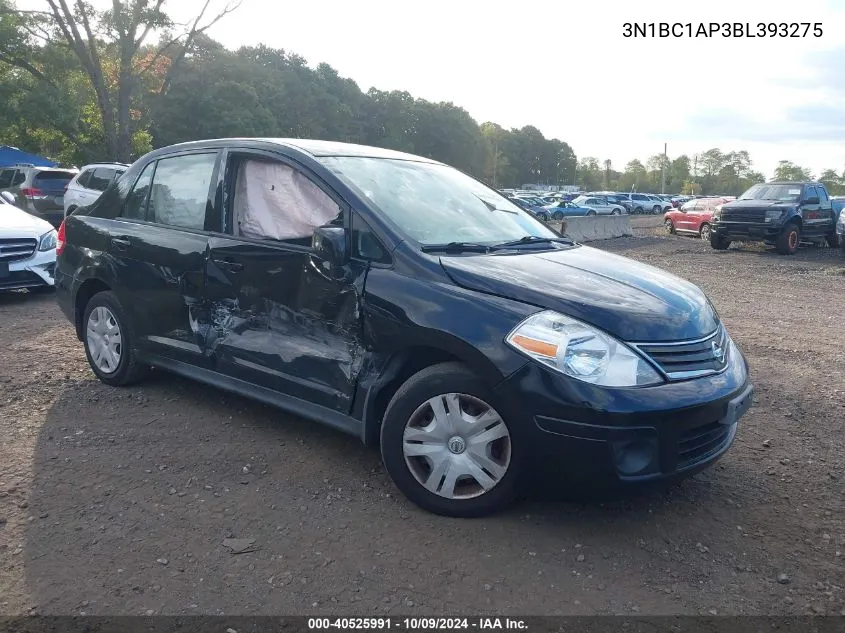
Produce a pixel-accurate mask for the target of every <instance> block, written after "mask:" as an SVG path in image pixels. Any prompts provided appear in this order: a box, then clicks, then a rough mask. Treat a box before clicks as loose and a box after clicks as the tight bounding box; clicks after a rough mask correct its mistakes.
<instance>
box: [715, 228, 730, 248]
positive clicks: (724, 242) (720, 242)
mask: <svg viewBox="0 0 845 633" xmlns="http://www.w3.org/2000/svg"><path fill="white" fill-rule="evenodd" d="M730 245H731V241H730V240H729V239H727V238H725V237H722V236H721V235H719V234H718V233H714V232H713V231H712V230H711V231H710V246H711V248H714V249H715V250H717V251H725V250H727V249H728V247H729V246H730Z"/></svg>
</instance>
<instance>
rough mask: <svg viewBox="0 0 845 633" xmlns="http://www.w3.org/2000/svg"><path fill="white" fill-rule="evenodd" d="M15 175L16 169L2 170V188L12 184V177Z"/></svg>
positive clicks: (0, 180)
mask: <svg viewBox="0 0 845 633" xmlns="http://www.w3.org/2000/svg"><path fill="white" fill-rule="evenodd" d="M14 175H15V170H14V169H3V170H1V171H0V189H3V188H5V187H11V186H12V178H13V177H14Z"/></svg>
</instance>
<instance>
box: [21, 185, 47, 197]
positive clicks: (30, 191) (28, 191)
mask: <svg viewBox="0 0 845 633" xmlns="http://www.w3.org/2000/svg"><path fill="white" fill-rule="evenodd" d="M21 195H23V196H25V197H27V198H29V199H30V200H40V199H42V198H46V197H47V196H46V195H44V192H43V191H41V189H36V188H35V187H22V188H21Z"/></svg>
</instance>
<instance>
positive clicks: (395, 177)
mask: <svg viewBox="0 0 845 633" xmlns="http://www.w3.org/2000/svg"><path fill="white" fill-rule="evenodd" d="M322 162H323V164H324V165H326V167H328V168H329V169H331V170H332V171H333V172H334V173H335V174H336V175H337V176H338V177H339V178H340V179H341V180H343V181H344V182H345V183H346V184H347V185H349V186H350V187H352V188H353V189H355V190H357V191H358V192H359V194H361V196H362V197H365V198H367V199H369V200H370V201H371V202H372V203H373V205H375V206H376V207H377V208H378V210H379V211H381V212H382V213H384V214H385V215H386V216H387V217H388V218H389V219H390V220H391V221H392V222H393V223H394V224H396V225H397V226H398V227H399V228H400V229H401V230H403V231H404V232H405V233H406V234H407V235H408V236H409V237H410V238H411V239H413V240H414V241H416V242H418V243H420V244H422V245H433V244H448V243H450V242H480V243H488V242H489V243H498V242H503V241H510V240H518V239H520V238H523V237H526V236H535V237H544V238H552V239H554V238H556V237H558V236H557V234H556V233H554V232H553V231H552V230H551V229H549V228H548V227H546V225H545V224H543V223H542V222H540V221H539V220H535V219H534V218H533V217H532V216H531V215H530V214H529V213H526V212H525V211H523V210H522V209H521V208H520V207H519V206H517V205H516V204H514V203H513V202H511V201H510V200H508V199H507V198H505V197H503V196H502V195H501V194H499V193H498V192H496V191H495V190H493V189H490V188H488V187H486V186H484V185H483V184H481V183H480V182H478V181H477V180H474V179H473V178H470V177H469V176H467V175H466V174H463V173H462V172H460V171H458V170H457V169H454V168H452V167H447V166H446V165H438V164H431V163H419V162H414V161H406V160H394V159H386V158H365V157H358V156H332V157H326V158H323V159H322Z"/></svg>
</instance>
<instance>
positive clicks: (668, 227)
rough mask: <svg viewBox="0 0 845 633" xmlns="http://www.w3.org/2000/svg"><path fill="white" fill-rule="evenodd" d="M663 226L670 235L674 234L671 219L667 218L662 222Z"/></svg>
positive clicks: (673, 225)
mask: <svg viewBox="0 0 845 633" xmlns="http://www.w3.org/2000/svg"><path fill="white" fill-rule="evenodd" d="M663 226H665V227H666V231H667V232H668V233H669V234H670V235H674V234H675V224H674V223H673V222H672V220H669V219H667V220H666V221H665V222H663Z"/></svg>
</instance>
